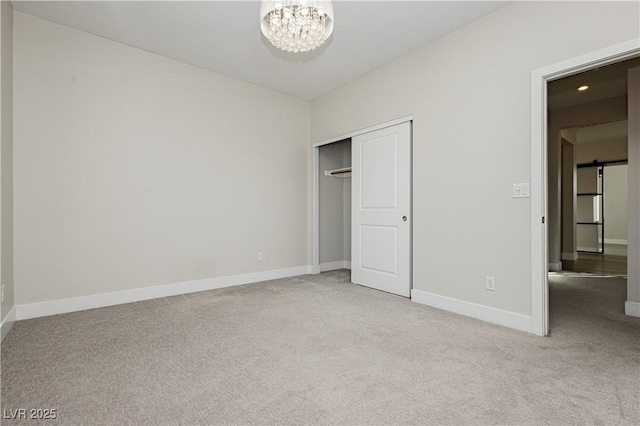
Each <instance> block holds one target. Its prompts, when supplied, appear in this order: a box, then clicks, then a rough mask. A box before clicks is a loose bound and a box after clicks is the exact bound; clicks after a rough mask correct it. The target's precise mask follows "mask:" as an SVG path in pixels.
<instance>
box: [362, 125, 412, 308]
mask: <svg viewBox="0 0 640 426" xmlns="http://www.w3.org/2000/svg"><path fill="white" fill-rule="evenodd" d="M351 144H352V174H351V178H352V191H353V194H352V205H351V206H352V209H351V214H352V227H351V281H353V282H354V283H356V284H361V285H364V286H367V287H371V288H375V289H378V290H383V291H387V292H389V293H394V294H398V295H401V296H405V297H410V295H411V216H410V214H411V123H410V122H407V123H402V124H398V125H396V126H392V127H387V128H384V129H381V130H376V131H373V132H370V133H365V134H363V135H359V136H355V137H353V138H352V143H351Z"/></svg>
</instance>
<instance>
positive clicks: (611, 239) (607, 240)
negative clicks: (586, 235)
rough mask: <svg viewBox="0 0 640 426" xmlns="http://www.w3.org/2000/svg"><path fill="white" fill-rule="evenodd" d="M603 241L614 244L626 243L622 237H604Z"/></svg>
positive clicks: (622, 244)
mask: <svg viewBox="0 0 640 426" xmlns="http://www.w3.org/2000/svg"><path fill="white" fill-rule="evenodd" d="M604 243H605V244H615V245H619V246H626V245H628V244H627V243H628V241H627V240H622V239H618V238H605V239H604Z"/></svg>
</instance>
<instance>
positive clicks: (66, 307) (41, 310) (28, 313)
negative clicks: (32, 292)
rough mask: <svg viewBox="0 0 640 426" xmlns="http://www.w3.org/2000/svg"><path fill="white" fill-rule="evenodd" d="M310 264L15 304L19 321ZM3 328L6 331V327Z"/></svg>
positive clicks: (281, 274)
mask: <svg viewBox="0 0 640 426" xmlns="http://www.w3.org/2000/svg"><path fill="white" fill-rule="evenodd" d="M312 271H313V268H312V267H311V265H306V266H298V267H294V268H286V269H274V270H271V271H261V272H252V273H249V274H241V275H230V276H226V277H216V278H207V279H204V280H196V281H186V282H182V283H176V284H165V285H159V286H153V287H143V288H136V289H133V290H123V291H116V292H113V293H102V294H94V295H90V296H80V297H73V298H69V299H58V300H50V301H46V302H38V303H28V304H23V305H16V306H15V310H16V314H15V317H16V319H17V320H24V319H29V318H38V317H45V316H49V315H57V314H64V313H68V312H76V311H84V310H86V309H93V308H102V307H105V306H113V305H120V304H123V303H131V302H139V301H141V300H149V299H157V298H159V297H168V296H176V295H179V294H187V293H197V292H199V291H206V290H215V289H219V288H225V287H233V286H237V285H243V284H250V283H255V282H260V281H268V280H276V279H280V278H287V277H293V276H297V275H305V274H310V273H312ZM3 331H4V330H3Z"/></svg>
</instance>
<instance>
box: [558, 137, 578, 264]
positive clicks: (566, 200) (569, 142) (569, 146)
mask: <svg viewBox="0 0 640 426" xmlns="http://www.w3.org/2000/svg"><path fill="white" fill-rule="evenodd" d="M575 133H576V131H575V129H574V130H573V131H571V130H569V129H567V130H563V131H562V132H561V134H562V194H561V197H562V214H561V218H562V256H563V258H564V257H565V256H568V257H569V259H572V260H575V256H576V254H577V253H576V249H577V245H576V244H577V243H576V233H575V232H574V228H575V223H576V192H577V188H576V184H577V182H576V174H577V170H576V149H575V147H576V145H575V141H576V138H575V136H576V135H575Z"/></svg>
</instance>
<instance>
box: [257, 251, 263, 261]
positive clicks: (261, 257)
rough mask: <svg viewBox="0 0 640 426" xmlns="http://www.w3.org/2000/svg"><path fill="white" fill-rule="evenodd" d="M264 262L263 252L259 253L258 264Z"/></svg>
mask: <svg viewBox="0 0 640 426" xmlns="http://www.w3.org/2000/svg"><path fill="white" fill-rule="evenodd" d="M263 260H264V253H262V252H261V251H259V252H258V262H262V261H263Z"/></svg>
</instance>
